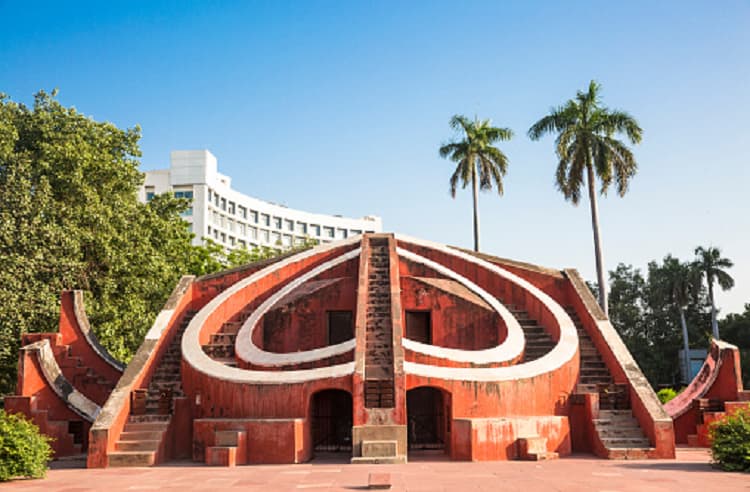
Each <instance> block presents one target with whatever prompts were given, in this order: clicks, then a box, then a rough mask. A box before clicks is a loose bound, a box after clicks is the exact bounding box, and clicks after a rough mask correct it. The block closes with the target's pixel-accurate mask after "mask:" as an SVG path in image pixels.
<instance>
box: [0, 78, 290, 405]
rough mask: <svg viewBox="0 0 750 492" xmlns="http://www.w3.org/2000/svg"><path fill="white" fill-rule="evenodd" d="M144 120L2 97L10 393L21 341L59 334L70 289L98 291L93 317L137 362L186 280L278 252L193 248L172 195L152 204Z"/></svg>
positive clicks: (0, 317) (3, 305) (2, 238)
mask: <svg viewBox="0 0 750 492" xmlns="http://www.w3.org/2000/svg"><path fill="white" fill-rule="evenodd" d="M139 138H140V129H139V128H138V127H134V128H130V129H127V130H121V129H119V128H117V127H116V126H114V125H113V124H111V123H107V122H98V121H95V120H94V119H92V118H90V117H87V116H84V115H82V114H81V113H79V112H78V111H76V110H75V108H67V107H64V106H62V105H61V104H60V103H59V102H58V101H57V100H56V99H55V94H54V93H52V94H48V93H46V92H44V91H42V92H39V93H38V94H36V96H35V98H34V104H33V106H31V107H27V106H25V105H23V104H18V103H15V102H13V101H11V100H10V99H9V98H8V97H7V96H5V95H2V94H0V395H2V394H6V393H10V392H12V391H13V386H14V384H15V378H16V364H17V359H18V348H19V344H20V336H21V334H22V333H26V332H45V331H55V330H56V328H57V323H58V316H59V296H60V292H61V291H62V290H63V289H82V290H84V291H86V293H87V310H88V313H89V317H90V319H91V324H92V327H93V328H94V330H95V331H96V333H97V336H98V337H99V338H100V340H101V342H102V343H103V344H104V345H105V346H106V347H107V348H108V349H109V350H110V352H111V353H112V354H113V355H114V356H115V357H118V358H120V359H123V360H126V361H127V360H128V359H129V358H130V356H131V355H132V354H133V353H134V351H135V350H136V349H137V348H138V345H139V344H140V343H141V341H142V340H143V336H144V334H145V332H146V331H147V330H148V328H149V326H150V325H151V323H152V322H153V319H154V317H155V316H156V314H157V313H158V311H159V309H161V307H162V306H163V304H164V302H165V301H166V299H167V297H168V296H169V293H170V292H171V290H172V289H173V288H174V285H175V283H176V282H177V280H178V279H179V277H180V276H181V275H184V274H188V273H192V274H196V275H202V274H206V273H211V272H214V271H217V270H221V269H224V268H228V267H232V266H235V265H238V264H242V263H246V262H249V261H253V260H255V259H261V258H264V257H268V256H270V255H273V254H276V253H277V251H276V250H273V249H266V250H254V251H237V252H232V253H225V252H224V251H223V249H222V248H221V247H219V246H218V245H216V244H213V243H208V244H207V246H205V247H203V246H192V245H191V241H192V237H193V235H192V233H191V232H190V230H189V226H188V224H187V223H186V222H185V221H183V220H182V219H181V218H180V216H179V214H180V212H181V211H183V210H184V209H185V208H186V207H187V206H188V201H187V200H184V199H177V198H174V196H173V195H172V194H171V193H170V194H164V195H160V196H157V197H155V198H154V199H153V200H151V201H150V202H149V203H146V204H144V203H140V202H139V201H138V199H137V189H138V187H139V186H140V185H141V183H142V181H143V175H142V173H140V172H139V171H138V165H139V161H138V158H139V157H140V155H141V153H140V149H139V147H138V140H139Z"/></svg>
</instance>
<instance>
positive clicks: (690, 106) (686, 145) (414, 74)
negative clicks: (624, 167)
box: [0, 0, 750, 313]
mask: <svg viewBox="0 0 750 492" xmlns="http://www.w3.org/2000/svg"><path fill="white" fill-rule="evenodd" d="M73 3H74V4H73V5H68V3H67V2H54V3H48V4H45V3H44V2H41V3H38V4H37V3H35V4H34V8H31V7H29V4H27V3H26V2H21V1H18V2H8V1H2V0H0V12H2V14H3V17H4V18H5V19H6V22H5V23H4V26H3V30H2V31H0V92H5V93H7V94H8V95H10V96H11V97H12V98H13V99H14V100H17V101H23V102H29V101H30V100H31V96H32V94H33V93H34V92H36V91H37V90H39V89H42V88H44V89H52V88H55V87H57V88H59V90H60V95H59V98H60V100H61V101H62V102H63V103H64V104H66V105H72V106H75V107H76V108H78V109H79V110H80V111H81V112H83V113H85V114H87V115H91V116H92V117H94V118H96V119H98V120H108V121H112V122H114V123H115V124H117V125H118V126H121V127H131V126H133V125H136V124H139V125H140V126H141V127H142V131H143V138H142V141H141V145H142V150H143V158H142V163H143V169H144V170H146V169H155V168H162V167H166V166H167V165H168V160H169V151H170V150H174V149H195V148H208V149H210V150H211V152H213V153H214V154H215V155H216V156H217V157H218V159H219V168H220V171H222V172H224V173H225V174H228V175H230V176H232V177H233V180H234V185H235V187H236V188H238V189H239V190H241V191H243V192H245V193H248V194H252V195H255V196H258V197H260V198H264V199H267V200H271V201H275V202H281V203H285V204H286V205H288V206H291V207H298V208H303V209H308V210H311V211H316V212H324V213H340V214H344V215H350V216H361V215H365V214H377V215H380V216H382V217H383V220H384V224H385V228H386V229H387V230H392V231H398V232H404V233H407V234H411V235H415V236H419V237H423V238H426V239H432V240H436V241H441V242H446V243H450V244H455V245H460V246H467V247H468V246H470V245H471V237H472V236H471V196H470V195H471V194H470V192H469V190H468V189H467V190H465V191H463V192H460V193H459V195H458V196H457V198H456V199H455V200H453V199H451V198H450V195H449V194H448V178H449V176H450V174H451V172H452V164H451V163H449V162H448V161H444V160H441V159H440V158H439V157H438V153H437V149H438V147H439V146H440V144H441V143H443V142H446V141H448V140H449V139H451V138H452V137H453V134H452V133H451V131H450V129H449V127H448V120H449V119H450V117H451V116H452V115H453V114H456V113H463V114H467V115H470V116H473V115H474V114H476V115H478V116H480V117H482V118H491V119H492V120H493V122H494V123H495V124H497V125H499V126H507V127H510V128H512V129H513V130H514V131H515V132H516V136H515V138H514V139H513V140H512V141H511V142H508V143H506V144H505V145H503V149H504V150H505V152H506V153H507V155H508V156H509V158H510V170H509V173H508V175H507V176H506V178H505V188H506V193H505V196H503V197H502V198H499V197H498V196H497V195H496V194H484V195H483V196H482V197H481V202H480V215H481V220H482V243H483V244H482V249H483V250H485V251H487V252H490V253H493V254H497V255H500V256H506V257H511V258H515V259H520V260H526V261H530V262H535V263H539V264H543V265H548V266H555V267H576V268H578V269H579V270H581V272H582V273H583V274H584V275H585V276H586V277H588V278H594V277H595V272H594V262H593V246H592V238H591V229H590V215H589V210H588V203H587V202H584V203H582V204H581V205H580V206H578V207H573V206H572V205H570V204H569V203H567V202H565V201H564V200H563V198H562V195H560V193H559V192H557V191H556V189H555V187H554V179H553V178H554V169H555V156H554V153H553V145H552V140H551V139H550V138H547V139H544V140H542V141H540V142H530V141H529V140H528V138H527V137H526V136H525V133H526V130H527V129H528V127H529V126H530V125H531V124H532V123H533V122H534V121H536V120H537V119H538V118H540V117H541V116H543V115H544V114H545V113H546V112H547V111H548V110H549V109H550V107H552V106H555V105H558V104H560V103H562V102H563V101H565V100H566V99H568V98H570V97H572V96H573V95H574V94H575V91H576V90H579V89H583V88H585V87H586V85H587V83H588V81H589V80H590V79H592V78H593V79H596V80H598V81H599V82H601V83H602V85H603V88H604V91H603V99H604V101H605V103H607V104H608V105H609V106H611V107H614V108H620V109H625V110H627V111H629V112H631V113H632V114H633V115H634V116H635V117H636V118H637V119H638V121H639V122H640V124H641V126H642V127H643V129H644V140H643V143H642V144H641V145H639V146H637V147H636V148H635V152H636V156H637V159H638V162H639V165H640V171H639V173H638V175H637V176H636V177H635V179H634V180H633V182H632V185H631V189H630V192H629V193H628V194H627V195H626V196H625V198H619V197H617V196H616V195H615V194H614V193H610V195H609V196H608V197H607V198H605V199H603V200H602V201H601V202H600V203H601V221H602V234H603V241H604V248H605V249H604V252H605V263H606V266H607V267H608V268H610V269H611V268H614V267H615V266H616V264H617V263H618V262H625V263H632V264H634V265H636V266H638V267H645V265H646V263H647V262H648V261H649V260H651V259H660V258H662V257H663V256H664V255H665V254H667V253H670V252H671V253H673V254H675V255H677V256H679V257H681V258H683V259H687V258H690V257H692V250H693V249H694V247H695V246H697V245H716V246H719V247H721V248H722V249H723V252H724V254H725V255H726V256H728V257H730V258H732V259H733V260H734V261H735V264H736V266H735V268H734V269H733V271H732V273H733V275H734V276H735V279H736V282H737V285H736V287H735V288H734V290H732V291H731V292H729V293H721V294H719V303H720V307H721V308H722V309H723V312H724V313H726V312H730V311H739V310H741V309H742V306H743V304H744V303H746V302H750V198H749V197H748V194H749V191H750V190H749V189H748V188H749V184H750V171H749V169H750V146H748V145H747V143H748V140H749V139H750V118H748V114H749V113H750V3H748V2H747V1H732V0H727V1H722V2H690V1H679V2H678V1H673V2H669V1H663V2H652V1H643V2H638V1H633V2H620V3H615V2H596V1H590V2H586V1H576V2H552V1H550V2H438V1H431V2H426V1H425V2H419V1H411V2H385V1H378V2H353V1H352V2H335V1H296V2H280V1H274V2H228V1H225V2H134V1H130V2H119V3H118V2H91V3H85V2H73Z"/></svg>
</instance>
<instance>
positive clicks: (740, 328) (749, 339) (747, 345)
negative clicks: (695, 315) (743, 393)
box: [719, 303, 750, 388]
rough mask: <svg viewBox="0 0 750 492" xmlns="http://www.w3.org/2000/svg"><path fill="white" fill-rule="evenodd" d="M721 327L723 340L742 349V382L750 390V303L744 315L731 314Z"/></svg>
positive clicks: (746, 305) (723, 320)
mask: <svg viewBox="0 0 750 492" xmlns="http://www.w3.org/2000/svg"><path fill="white" fill-rule="evenodd" d="M719 325H720V328H721V333H722V339H723V340H726V341H727V342H729V343H731V344H733V345H736V346H737V347H738V348H739V349H740V357H741V361H742V380H743V381H744V383H745V387H746V388H750V303H747V304H745V310H744V311H743V312H742V313H729V314H728V315H727V316H726V317H725V318H724V319H722V320H721V321H720V322H719Z"/></svg>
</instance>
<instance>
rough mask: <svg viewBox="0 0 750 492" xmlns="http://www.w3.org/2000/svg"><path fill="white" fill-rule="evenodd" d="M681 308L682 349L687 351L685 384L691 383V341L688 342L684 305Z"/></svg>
mask: <svg viewBox="0 0 750 492" xmlns="http://www.w3.org/2000/svg"><path fill="white" fill-rule="evenodd" d="M678 309H679V310H680V324H681V325H682V350H683V352H685V356H684V358H685V381H683V382H684V383H685V384H690V343H689V342H688V329H687V322H685V312H684V311H683V310H682V307H679V308H678Z"/></svg>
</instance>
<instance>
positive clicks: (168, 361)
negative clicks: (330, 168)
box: [108, 311, 196, 466]
mask: <svg viewBox="0 0 750 492" xmlns="http://www.w3.org/2000/svg"><path fill="white" fill-rule="evenodd" d="M195 313H196V311H188V312H187V313H186V314H185V317H184V318H183V320H182V322H181V323H180V326H179V328H178V330H177V333H175V336H174V338H173V339H172V341H171V342H170V344H169V347H167V350H166V352H165V353H164V355H163V356H162V358H161V360H159V362H158V363H157V366H156V370H155V371H154V374H153V376H152V377H151V382H150V383H149V386H148V391H147V392H146V395H145V405H144V407H143V408H138V410H137V411H139V412H140V411H143V412H144V413H142V414H140V415H130V416H128V422H127V423H126V424H125V428H124V429H123V431H122V433H121V434H120V439H119V440H118V441H117V442H116V443H115V451H113V452H111V453H108V458H109V466H152V465H154V464H156V463H158V462H159V453H160V451H161V450H160V448H161V447H162V441H163V439H164V433H165V432H166V431H167V428H168V427H169V423H170V420H171V418H172V412H173V411H174V398H175V397H180V396H184V393H183V392H182V377H181V374H180V364H181V360H182V349H181V346H182V335H183V333H185V329H186V328H187V326H188V324H190V321H191V320H192V319H193V316H195ZM135 409H136V406H135V405H131V412H133V411H135Z"/></svg>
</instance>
